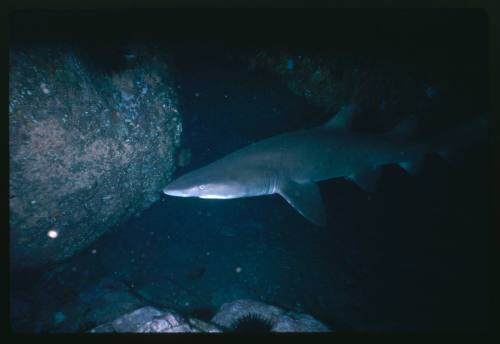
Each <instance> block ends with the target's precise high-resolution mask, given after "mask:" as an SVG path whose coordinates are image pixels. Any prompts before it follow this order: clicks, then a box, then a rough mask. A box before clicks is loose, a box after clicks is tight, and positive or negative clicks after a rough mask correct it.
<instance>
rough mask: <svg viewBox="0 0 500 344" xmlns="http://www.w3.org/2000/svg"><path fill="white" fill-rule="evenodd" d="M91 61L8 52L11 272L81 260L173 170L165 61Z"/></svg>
mask: <svg viewBox="0 0 500 344" xmlns="http://www.w3.org/2000/svg"><path fill="white" fill-rule="evenodd" d="M105 54H106V53H105V52H103V54H102V55H105ZM82 56H84V57H82ZM104 57H105V56H104ZM94 60H95V59H94ZM89 61H90V62H89ZM92 61H93V60H92V59H89V58H88V56H86V55H85V54H83V55H82V53H79V52H78V51H77V50H75V49H73V48H68V47H57V48H55V47H43V48H40V47H30V48H26V47H13V48H11V51H10V77H9V120H10V123H9V134H10V135H9V147H10V158H9V163H10V175H9V178H10V179H9V187H10V190H9V191H10V234H11V237H10V239H11V240H10V242H11V266H12V267H13V268H26V267H35V266H40V265H43V264H47V263H52V262H58V261H61V260H62V259H65V258H68V257H70V256H72V255H74V254H75V253H76V252H78V251H79V250H81V249H82V248H84V247H86V246H87V245H89V243H91V242H92V241H94V240H95V239H97V238H98V237H99V236H100V235H101V234H103V233H104V232H105V231H106V230H108V229H109V228H110V227H112V226H113V225H116V224H117V223H118V222H119V221H125V220H126V219H127V218H128V217H130V216H131V215H136V214H138V213H140V212H141V211H143V210H144V209H145V208H147V207H148V206H149V205H150V204H151V203H153V202H154V201H155V200H157V199H158V198H159V195H160V193H159V191H158V190H160V189H161V187H162V186H163V185H165V184H166V183H167V182H168V178H169V176H170V175H171V174H172V173H173V171H174V169H175V162H176V156H175V150H176V148H177V147H178V146H179V144H180V134H181V131H182V126H181V120H180V115H179V113H178V111H177V94H176V91H175V88H174V87H173V86H172V78H171V73H170V69H169V65H168V63H169V58H168V56H166V55H165V54H162V53H160V52H159V51H158V50H156V49H155V48H154V47H129V50H128V52H127V54H125V55H124V57H123V61H122V62H123V63H122V64H119V66H120V68H118V69H116V68H114V69H112V70H106V69H105V68H99V66H100V65H99V63H94V64H93V63H92ZM101 67H102V66H101Z"/></svg>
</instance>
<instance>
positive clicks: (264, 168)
mask: <svg viewBox="0 0 500 344" xmlns="http://www.w3.org/2000/svg"><path fill="white" fill-rule="evenodd" d="M353 111H354V108H352V107H346V108H344V109H343V110H341V111H340V112H339V113H338V114H337V115H335V116H334V117H333V119H332V120H330V121H329V122H327V123H326V124H325V125H322V126H319V127H316V128H312V129H307V130H299V131H295V132H290V133H285V134H281V135H278V136H274V137H271V138H268V139H264V140H262V141H258V142H256V143H253V144H251V145H249V146H246V147H244V148H242V149H239V150H237V151H235V152H233V153H231V154H229V155H227V156H225V157H223V158H222V159H219V160H216V161H214V162H212V163H211V164H209V165H206V166H204V167H202V168H199V169H197V170H194V171H192V172H189V173H187V174H185V175H183V176H181V177H180V178H178V179H176V180H174V181H173V182H172V183H170V184H168V185H167V186H166V187H165V188H164V189H163V192H164V193H165V194H167V195H171V196H179V197H200V198H207V199H230V198H239V197H251V196H261V195H270V194H275V193H277V194H280V195H281V196H283V197H284V198H285V199H286V200H287V202H288V203H289V204H290V205H292V206H293V207H294V208H295V209H296V210H297V211H299V212H300V213H301V214H302V215H303V216H304V217H306V218H307V219H308V220H310V221H311V222H313V223H315V224H317V225H324V224H325V223H326V215H325V211H324V206H323V202H322V199H321V194H320V192H319V189H318V186H317V184H316V182H319V181H322V180H327V179H332V178H337V177H347V178H349V179H351V180H352V181H354V182H355V183H357V184H358V185H359V186H360V187H361V188H363V189H365V190H368V191H371V190H373V186H374V185H375V182H376V179H377V175H378V173H379V167H380V166H381V165H384V164H391V163H396V164H400V165H401V166H402V167H403V168H405V169H406V170H408V171H410V172H411V171H412V169H413V168H415V166H417V164H416V163H418V162H419V161H421V160H422V157H423V156H424V155H425V154H426V153H427V152H430V151H433V150H436V149H437V148H436V147H435V145H433V144H426V143H423V142H418V141H406V140H403V139H402V138H403V137H404V135H397V134H396V135H370V134H366V133H355V132H352V131H350V130H349V129H348V127H349V122H350V118H351V115H352V113H353ZM403 127H404V126H403ZM401 130H403V129H401ZM401 130H400V131H401ZM397 131H398V130H396V132H397Z"/></svg>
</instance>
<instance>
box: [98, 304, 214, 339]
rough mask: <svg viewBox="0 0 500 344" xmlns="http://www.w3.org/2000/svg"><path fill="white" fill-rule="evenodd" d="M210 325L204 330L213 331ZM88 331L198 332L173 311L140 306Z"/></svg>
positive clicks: (198, 330)
mask: <svg viewBox="0 0 500 344" xmlns="http://www.w3.org/2000/svg"><path fill="white" fill-rule="evenodd" d="M214 329H215V330H216V328H215V327H212V328H210V329H208V330H206V332H215V330H214ZM90 332H93V333H96V332H134V333H175V332H200V329H197V328H195V327H194V326H191V325H190V324H189V323H187V322H185V321H184V319H183V318H182V317H181V316H180V315H178V314H176V313H175V312H171V311H166V312H162V311H160V310H158V309H156V308H154V307H150V306H147V307H142V308H139V309H136V310H135V311H133V312H131V313H128V314H125V315H123V316H121V317H119V318H118V319H115V320H113V321H112V322H110V323H106V324H103V325H100V326H97V327H96V328H94V329H92V330H90Z"/></svg>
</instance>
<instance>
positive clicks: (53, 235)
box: [47, 229, 59, 239]
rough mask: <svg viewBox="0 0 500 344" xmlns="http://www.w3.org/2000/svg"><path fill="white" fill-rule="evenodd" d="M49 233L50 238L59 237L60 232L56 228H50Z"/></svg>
mask: <svg viewBox="0 0 500 344" xmlns="http://www.w3.org/2000/svg"><path fill="white" fill-rule="evenodd" d="M47 235H48V237H49V238H51V239H55V238H57V237H58V236H59V232H58V231H56V230H55V229H51V230H49V231H48V232H47Z"/></svg>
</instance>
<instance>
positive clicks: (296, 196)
mask: <svg viewBox="0 0 500 344" xmlns="http://www.w3.org/2000/svg"><path fill="white" fill-rule="evenodd" d="M278 193H279V194H280V195H281V196H283V198H284V199H286V201H287V202H288V203H289V204H290V205H291V206H292V207H294V208H295V210H297V211H298V212H299V213H300V214H302V216H304V217H305V218H306V219H308V220H309V221H311V222H313V223H315V224H317V225H318V226H325V225H326V214H325V208H324V206H323V200H322V199H321V193H320V191H319V188H318V185H316V184H315V183H297V182H294V181H291V180H290V181H287V182H285V183H283V185H281V186H280V188H279V191H278Z"/></svg>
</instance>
